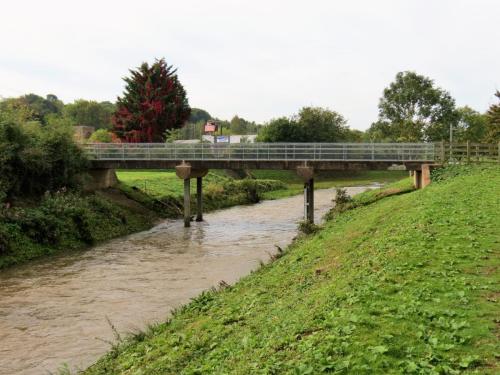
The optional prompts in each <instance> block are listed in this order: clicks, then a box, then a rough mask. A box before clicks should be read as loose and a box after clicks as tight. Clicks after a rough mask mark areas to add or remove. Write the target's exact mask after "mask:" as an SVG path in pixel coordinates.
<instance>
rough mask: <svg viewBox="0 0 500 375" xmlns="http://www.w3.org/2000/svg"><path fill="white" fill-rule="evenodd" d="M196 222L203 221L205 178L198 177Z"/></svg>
mask: <svg viewBox="0 0 500 375" xmlns="http://www.w3.org/2000/svg"><path fill="white" fill-rule="evenodd" d="M196 221H203V177H196Z"/></svg>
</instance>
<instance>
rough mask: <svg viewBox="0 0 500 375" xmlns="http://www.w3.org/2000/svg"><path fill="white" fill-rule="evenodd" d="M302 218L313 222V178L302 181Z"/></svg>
mask: <svg viewBox="0 0 500 375" xmlns="http://www.w3.org/2000/svg"><path fill="white" fill-rule="evenodd" d="M304 220H305V221H307V222H309V223H311V224H314V179H313V178H311V179H310V180H309V181H307V182H305V183H304Z"/></svg>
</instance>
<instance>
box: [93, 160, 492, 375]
mask: <svg viewBox="0 0 500 375" xmlns="http://www.w3.org/2000/svg"><path fill="white" fill-rule="evenodd" d="M408 183H409V182H407V184H408ZM404 184H405V183H404V182H402V183H399V185H398V186H392V187H388V188H385V189H383V190H381V191H374V192H369V193H365V194H362V195H360V196H359V197H357V198H356V200H355V202H358V204H356V203H353V202H350V203H349V204H348V205H347V204H346V207H345V210H343V209H338V210H336V211H334V212H332V215H331V216H332V219H331V220H330V221H329V222H328V223H327V224H326V225H325V226H324V228H323V229H322V230H320V231H319V232H318V233H316V234H315V235H313V236H310V237H306V238H302V239H300V240H298V241H296V242H295V243H294V244H293V245H292V246H290V247H289V248H288V250H287V251H286V252H285V253H284V254H282V256H276V257H275V258H277V259H276V261H274V262H273V263H271V264H268V265H265V266H263V267H262V268H260V269H259V270H258V271H257V272H255V273H253V274H252V275H250V276H248V277H246V278H244V279H242V280H241V281H240V282H238V283H237V284H236V285H234V286H230V287H228V286H225V285H223V286H221V288H219V290H213V291H209V292H205V293H203V294H201V295H200V296H199V297H197V298H196V299H194V300H193V302H191V303H190V304H188V305H186V306H184V307H183V308H181V309H179V310H178V311H177V312H176V313H175V314H174V316H173V318H172V319H171V320H170V321H168V322H167V323H164V324H160V325H157V326H154V327H152V328H151V329H150V330H148V331H147V332H145V333H140V334H137V335H135V336H134V337H132V338H130V339H129V340H128V341H125V342H121V343H118V344H117V345H116V346H115V347H114V349H113V350H112V351H111V352H110V353H109V354H108V355H107V356H105V357H104V358H102V359H101V360H100V361H99V362H98V363H97V364H96V365H94V366H92V367H91V368H89V369H88V370H87V371H86V374H111V373H112V374H120V373H127V374H138V373H164V374H179V373H235V374H247V373H300V374H310V373H322V372H338V373H356V374H357V373H377V374H386V373H429V374H430V373H464V372H465V373H474V372H479V373H485V374H488V373H491V374H493V373H497V372H498V357H497V356H498V334H499V331H498V316H499V314H500V310H499V305H498V294H499V276H500V275H499V266H500V263H499V256H498V255H499V253H500V248H499V243H498V236H499V233H498V222H500V202H499V198H498V186H499V185H500V170H499V169H498V168H497V167H491V168H487V167H465V168H449V169H447V170H446V169H445V170H441V171H437V172H436V173H435V175H434V182H433V184H431V185H430V186H429V187H427V188H426V189H423V190H419V191H414V192H410V193H407V194H401V193H402V192H403V190H404V189H405V187H404ZM348 206H350V207H348ZM347 208H351V209H347Z"/></svg>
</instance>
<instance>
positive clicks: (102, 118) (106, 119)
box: [63, 99, 116, 129]
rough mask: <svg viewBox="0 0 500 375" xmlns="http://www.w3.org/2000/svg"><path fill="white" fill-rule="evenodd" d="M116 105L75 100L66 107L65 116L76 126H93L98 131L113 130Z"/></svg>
mask: <svg viewBox="0 0 500 375" xmlns="http://www.w3.org/2000/svg"><path fill="white" fill-rule="evenodd" d="M115 109H116V108H115V105H114V104H113V103H110V102H100V103H99V102H96V101H94V100H84V99H79V100H75V101H74V102H73V103H69V104H66V105H65V106H64V110H63V114H64V116H65V117H67V118H69V119H70V120H71V121H72V122H73V123H74V124H75V125H83V126H92V127H94V128H96V129H111V126H112V124H111V118H112V116H113V113H114V112H115Z"/></svg>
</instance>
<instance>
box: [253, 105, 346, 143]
mask: <svg viewBox="0 0 500 375" xmlns="http://www.w3.org/2000/svg"><path fill="white" fill-rule="evenodd" d="M349 136H350V134H349V128H348V127H347V121H346V120H345V118H344V117H343V116H342V115H341V114H339V113H337V112H335V111H331V110H329V109H326V108H320V107H304V108H302V109H301V110H300V111H299V113H298V114H297V115H295V116H292V117H290V118H286V117H281V118H278V119H274V120H272V121H270V122H269V123H268V124H267V125H266V126H263V127H262V128H261V131H260V133H259V136H258V138H257V140H258V141H260V142H339V141H345V140H347V139H348V138H349Z"/></svg>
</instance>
